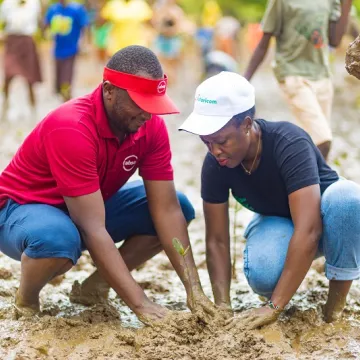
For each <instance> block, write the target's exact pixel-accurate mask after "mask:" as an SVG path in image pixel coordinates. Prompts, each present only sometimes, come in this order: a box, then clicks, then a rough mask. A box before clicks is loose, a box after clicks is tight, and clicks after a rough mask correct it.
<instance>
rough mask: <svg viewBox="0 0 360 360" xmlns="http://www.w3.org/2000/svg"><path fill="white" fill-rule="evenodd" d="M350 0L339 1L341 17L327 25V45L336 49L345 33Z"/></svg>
mask: <svg viewBox="0 0 360 360" xmlns="http://www.w3.org/2000/svg"><path fill="white" fill-rule="evenodd" d="M351 5H352V0H341V16H340V18H339V20H338V21H336V22H335V21H330V23H329V44H330V46H333V47H338V46H339V45H340V43H341V40H342V38H343V36H344V34H345V32H346V28H347V25H348V21H349V14H350V10H351Z"/></svg>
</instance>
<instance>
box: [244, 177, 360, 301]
mask: <svg viewBox="0 0 360 360" xmlns="http://www.w3.org/2000/svg"><path fill="white" fill-rule="evenodd" d="M321 216H322V220H323V234H322V236H321V239H320V242H319V247H318V253H317V255H316V256H317V257H320V256H325V260H326V265H325V275H326V277H327V278H328V279H329V280H355V279H358V278H359V277H360V186H359V185H358V184H356V183H354V182H352V181H349V180H339V181H337V182H335V183H334V184H332V185H331V186H329V187H328V188H327V189H326V190H325V192H324V193H323V195H322V198H321ZM293 232H294V225H293V222H292V221H291V219H287V218H282V217H277V216H262V215H259V214H256V215H255V216H254V218H253V219H252V220H251V222H250V224H249V225H248V227H247V229H246V230H245V238H246V247H245V251H244V273H245V276H246V278H247V281H248V283H249V285H250V287H251V288H252V289H253V291H254V292H255V293H257V294H259V295H262V296H265V297H267V298H270V297H271V294H272V292H273V291H274V289H275V286H276V284H277V282H278V280H279V278H280V275H281V273H282V271H283V268H284V265H285V259H286V254H287V250H288V247H289V243H290V239H291V237H292V234H293ZM304 241H306V239H304Z"/></svg>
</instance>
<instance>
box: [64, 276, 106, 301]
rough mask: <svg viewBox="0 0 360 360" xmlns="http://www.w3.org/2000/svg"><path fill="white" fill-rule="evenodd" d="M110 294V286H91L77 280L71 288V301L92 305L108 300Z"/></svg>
mask: <svg viewBox="0 0 360 360" xmlns="http://www.w3.org/2000/svg"><path fill="white" fill-rule="evenodd" d="M108 295H109V288H108V287H105V288H103V287H100V286H89V285H87V284H85V285H84V283H83V284H80V283H79V282H78V281H75V282H74V284H73V286H72V289H71V293H70V301H71V302H73V303H77V304H82V305H86V306H91V305H95V304H99V303H104V302H106V301H107V299H108Z"/></svg>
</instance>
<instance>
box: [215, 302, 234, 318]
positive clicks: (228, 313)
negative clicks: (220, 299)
mask: <svg viewBox="0 0 360 360" xmlns="http://www.w3.org/2000/svg"><path fill="white" fill-rule="evenodd" d="M216 308H217V312H218V313H219V314H220V315H221V316H222V317H223V318H224V319H230V318H232V317H233V316H234V311H233V309H232V308H231V305H229V304H226V303H222V304H220V305H216Z"/></svg>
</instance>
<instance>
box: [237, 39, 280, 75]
mask: <svg viewBox="0 0 360 360" xmlns="http://www.w3.org/2000/svg"><path fill="white" fill-rule="evenodd" d="M272 36H273V34H271V33H264V34H263V36H262V38H261V40H260V42H259V44H258V46H257V47H256V49H255V51H254V54H253V56H252V57H251V60H250V62H249V65H248V67H247V69H246V71H245V74H244V77H245V78H246V79H247V80H249V81H250V80H251V78H252V77H253V75H254V74H255V72H256V70H257V68H258V67H259V66H260V64H261V63H262V62H263V61H264V59H265V56H266V53H267V51H268V49H269V45H270V40H271V37H272Z"/></svg>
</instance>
